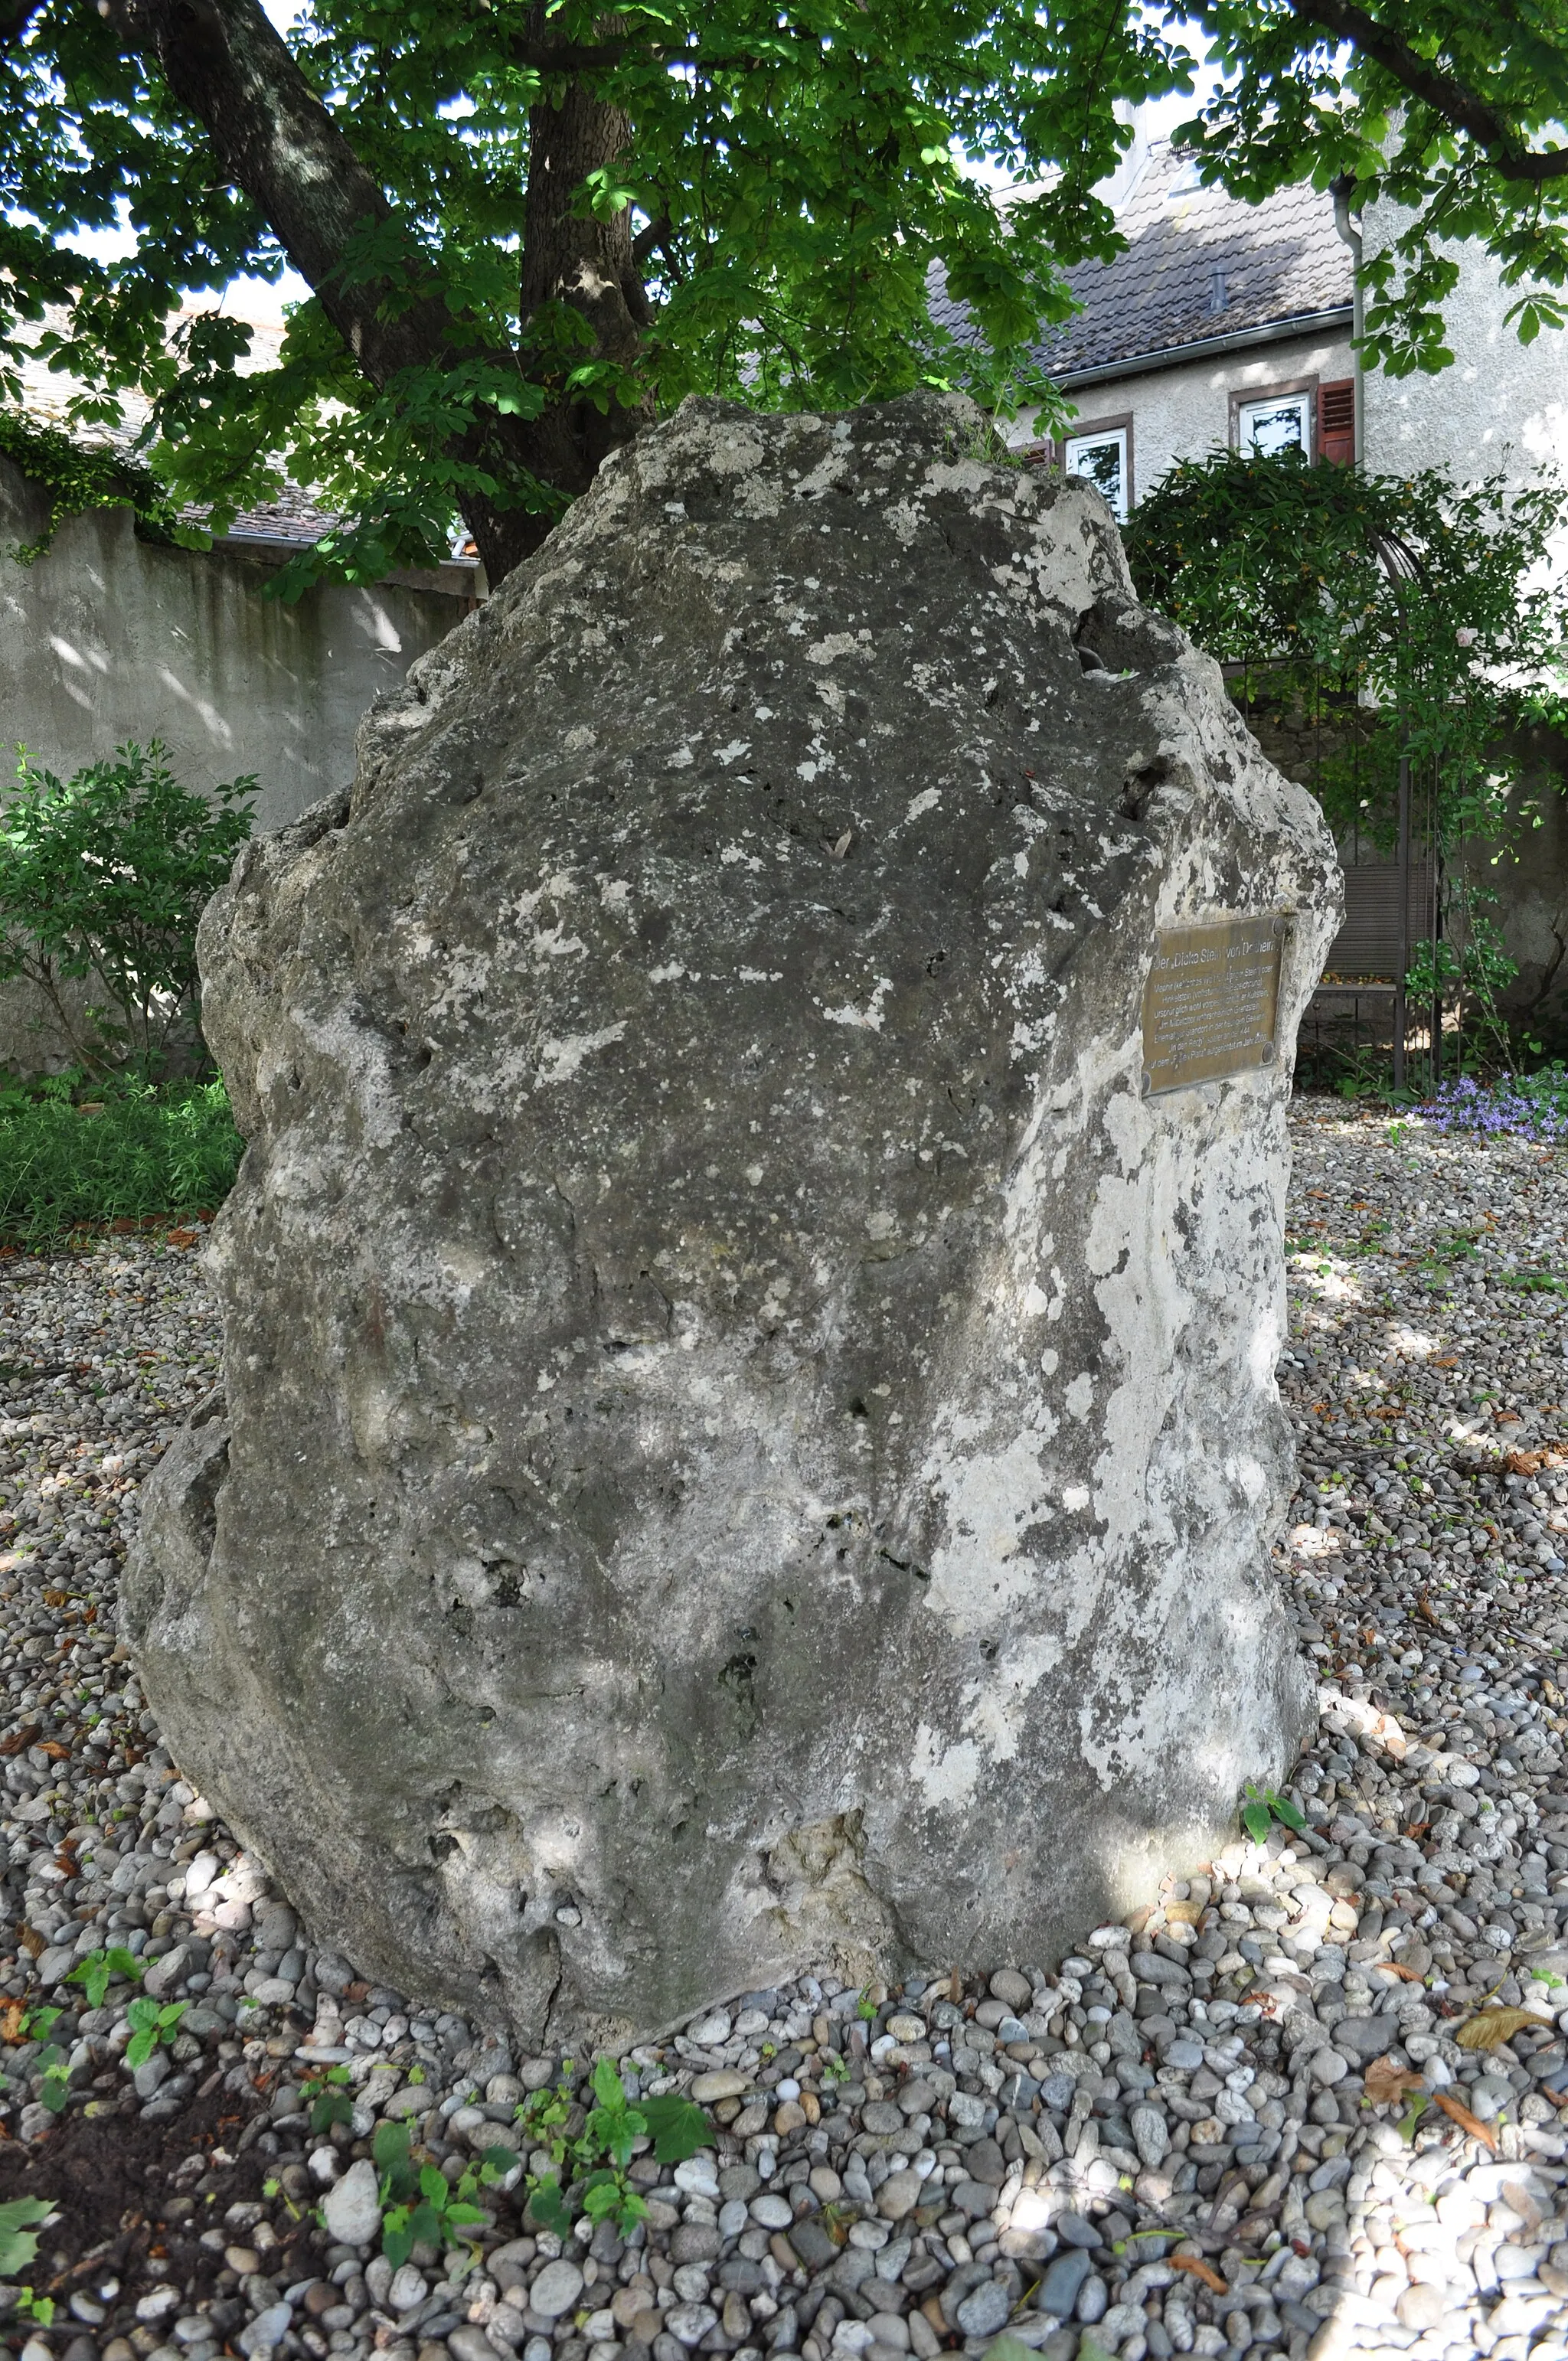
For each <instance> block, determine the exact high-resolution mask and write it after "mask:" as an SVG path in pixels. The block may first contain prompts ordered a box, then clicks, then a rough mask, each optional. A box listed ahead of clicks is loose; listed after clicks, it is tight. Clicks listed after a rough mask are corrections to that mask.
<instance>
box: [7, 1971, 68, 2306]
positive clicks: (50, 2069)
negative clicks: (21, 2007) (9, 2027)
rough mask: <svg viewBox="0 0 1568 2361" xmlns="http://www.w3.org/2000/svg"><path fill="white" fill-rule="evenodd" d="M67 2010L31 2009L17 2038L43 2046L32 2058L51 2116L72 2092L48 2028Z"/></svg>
mask: <svg viewBox="0 0 1568 2361" xmlns="http://www.w3.org/2000/svg"><path fill="white" fill-rule="evenodd" d="M64 2013H65V2012H64V2011H63V2009H58V2008H34V2009H29V2010H28V2011H27V2014H26V2015H24V2016H23V2017H22V2019H21V2022H20V2024H19V2025H18V2026H17V2027H16V2035H15V2038H16V2039H17V2040H19V2041H39V2042H42V2043H43V2045H44V2046H43V2048H41V2049H39V2050H38V2052H37V2053H36V2055H35V2056H34V2058H33V2060H32V2067H31V2071H32V2072H34V2073H36V2074H41V2075H42V2077H43V2085H42V2088H41V2089H40V2091H39V2092H38V2103H39V2105H40V2106H43V2107H47V2108H48V2109H49V2114H51V2115H59V2114H64V2112H65V2103H66V2100H67V2098H68V2097H69V2096H70V2092H71V2068H70V2066H69V2064H68V2063H67V2061H66V2055H65V2052H64V2050H63V2049H61V2048H60V2044H59V2043H58V2042H55V2041H50V2040H49V2027H50V2026H52V2025H53V2023H54V2021H55V2019H56V2017H58V2016H62V2015H64ZM3 2276H4V2273H3V2271H0V2277H3Z"/></svg>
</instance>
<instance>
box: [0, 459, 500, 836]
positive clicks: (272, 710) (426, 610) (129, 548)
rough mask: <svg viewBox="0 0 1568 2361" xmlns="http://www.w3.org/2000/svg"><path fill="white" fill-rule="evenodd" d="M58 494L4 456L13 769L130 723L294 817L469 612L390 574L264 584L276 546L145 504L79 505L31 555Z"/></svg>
mask: <svg viewBox="0 0 1568 2361" xmlns="http://www.w3.org/2000/svg"><path fill="white" fill-rule="evenodd" d="M47 513H48V504H47V500H46V498H45V496H44V494H43V493H42V492H41V491H40V490H39V489H38V487H37V486H36V485H33V484H30V483H28V482H27V480H26V478H23V477H22V476H21V475H20V474H19V473H18V471H17V470H16V468H15V467H13V466H12V465H11V463H10V462H9V461H8V460H6V459H3V458H0V781H3V779H4V776H5V774H8V772H9V770H10V767H11V764H12V763H13V762H14V761H15V754H14V749H15V747H16V744H17V743H18V742H19V743H21V744H23V745H25V746H26V747H27V751H28V752H29V753H30V754H31V755H32V756H33V757H34V758H35V760H37V761H38V762H40V763H43V764H45V765H46V766H47V768H49V770H51V771H56V772H58V773H60V775H61V776H62V777H69V775H70V774H71V772H72V771H75V770H78V769H80V768H81V767H82V765H83V764H84V763H91V762H96V761H99V760H101V759H102V758H103V757H104V755H106V754H108V753H110V752H113V750H114V748H115V745H116V744H119V743H121V742H122V741H125V740H126V739H135V740H137V741H140V742H142V743H144V744H145V743H146V741H148V739H149V738H161V739H162V741H164V743H165V745H167V746H168V747H169V749H170V753H171V755H172V758H173V768H174V770H175V771H176V772H177V774H179V775H180V777H181V778H182V779H183V780H185V781H186V782H188V784H190V785H192V786H209V787H210V786H212V785H214V784H215V783H216V782H217V781H218V780H220V779H229V778H233V777H235V776H236V774H238V773H241V772H254V773H255V774H256V775H257V778H258V782H259V787H260V793H259V796H258V802H257V814H258V823H259V825H260V826H261V827H262V828H264V829H276V828H280V827H282V826H283V825H284V824H285V822H287V821H289V820H291V819H293V818H297V817H298V815H299V814H300V813H301V812H302V811H304V810H305V809H306V808H307V807H308V806H310V805H311V804H313V803H316V802H318V801H319V800H320V798H321V797H322V796H323V795H326V794H328V793H330V792H331V791H332V790H333V789H334V788H335V787H338V786H341V785H344V784H345V782H346V781H347V780H348V779H349V778H351V777H352V775H353V771H354V732H355V730H356V727H357V725H358V721H359V717H360V715H361V714H362V713H363V712H364V710H365V708H366V707H367V705H368V704H369V703H370V701H371V699H372V697H376V696H378V694H379V693H380V692H381V691H382V690H384V689H389V688H395V687H396V686H398V684H399V683H400V680H401V679H402V676H403V675H404V673H405V672H407V670H408V668H409V666H410V664H411V663H412V662H413V660H414V658H415V657H416V656H418V655H422V653H424V651H425V649H427V648H429V647H432V646H433V644H434V643H435V642H436V641H437V640H439V639H442V638H444V635H445V633H446V632H447V631H450V630H451V629H452V627H453V625H454V624H455V623H456V622H458V621H460V620H461V619H462V617H463V616H464V615H465V614H466V612H467V611H468V605H469V600H468V599H467V598H466V597H463V596H458V595H453V594H452V593H448V592H445V591H442V590H437V589H418V588H398V587H393V586H389V585H378V587H377V588H374V589H348V588H337V587H334V588H323V589H318V590H314V591H312V592H310V593H309V594H308V595H307V596H306V597H305V598H302V599H301V600H300V601H299V603H298V605H296V606H292V607H286V606H284V605H283V604H282V603H281V602H280V601H279V600H277V599H270V598H262V597H261V595H260V593H261V591H262V589H263V588H264V586H265V585H266V583H267V582H268V580H269V578H270V577H272V575H273V574H274V573H275V571H276V560H275V559H273V558H271V557H270V556H269V555H268V554H267V553H265V552H261V551H251V550H247V549H241V548H235V547H223V546H220V547H218V548H215V549H212V550H207V551H200V550H186V549H164V548H159V547H157V546H155V545H153V544H150V543H148V542H143V541H138V540H137V537H136V534H135V532H134V531H133V528H132V521H131V512H130V511H129V510H128V509H98V510H94V511H92V512H91V513H90V514H88V515H86V516H81V517H73V518H71V520H70V521H69V522H67V523H65V524H63V525H62V526H61V527H60V531H59V533H57V534H56V535H55V539H54V544H53V546H52V547H51V548H50V549H49V551H48V552H47V553H46V554H45V555H43V556H42V557H40V558H38V559H37V560H36V561H35V563H34V564H33V565H31V566H18V565H17V564H16V562H15V560H14V559H13V558H12V557H11V556H10V555H8V553H9V551H10V549H11V548H12V547H13V546H15V545H16V544H17V543H19V542H26V541H29V540H31V539H33V538H35V537H36V535H37V534H38V533H39V532H40V531H41V530H42V527H43V523H44V521H45V518H46V516H47Z"/></svg>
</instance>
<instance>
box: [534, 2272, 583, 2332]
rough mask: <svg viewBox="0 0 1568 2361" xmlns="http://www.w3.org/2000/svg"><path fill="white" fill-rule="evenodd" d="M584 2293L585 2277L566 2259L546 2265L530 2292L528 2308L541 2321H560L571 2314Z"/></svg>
mask: <svg viewBox="0 0 1568 2361" xmlns="http://www.w3.org/2000/svg"><path fill="white" fill-rule="evenodd" d="M582 2291H583V2275H582V2272H581V2271H580V2270H579V2269H578V2268H577V2266H576V2263H569V2262H567V2261H566V2260H565V2258H564V2257H563V2258H562V2259H560V2260H559V2261H556V2262H554V2263H546V2264H545V2266H544V2268H543V2270H542V2271H541V2272H540V2274H539V2277H538V2278H537V2279H535V2280H534V2282H533V2284H532V2287H531V2288H530V2290H529V2291H528V2308H529V2310H530V2312H536V2313H537V2314H538V2316H539V2318H540V2319H541V2320H558V2319H559V2318H560V2316H561V2314H562V2312H570V2311H571V2309H572V2307H573V2305H574V2304H575V2303H576V2301H577V2298H578V2297H579V2296H580V2295H581V2294H582Z"/></svg>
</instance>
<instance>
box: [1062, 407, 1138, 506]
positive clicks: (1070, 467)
mask: <svg viewBox="0 0 1568 2361" xmlns="http://www.w3.org/2000/svg"><path fill="white" fill-rule="evenodd" d="M1132 440H1133V422H1132V420H1131V418H1115V419H1110V418H1108V419H1106V420H1105V421H1104V422H1103V423H1102V424H1100V425H1097V426H1096V425H1090V426H1085V427H1083V428H1081V429H1080V432H1079V433H1078V434H1069V435H1068V436H1067V438H1066V439H1065V441H1064V442H1063V444H1062V461H1061V463H1062V468H1063V472H1064V473H1065V474H1067V475H1069V476H1086V477H1087V478H1088V479H1089V481H1090V482H1091V484H1093V485H1095V486H1096V487H1097V488H1098V489H1100V490H1101V491H1102V492H1103V493H1104V495H1105V499H1106V501H1107V503H1108V505H1109V507H1110V511H1111V513H1112V515H1113V517H1114V518H1115V520H1116V522H1117V523H1118V524H1125V523H1126V522H1127V510H1128V506H1129V504H1130V502H1131V499H1132V490H1133V452H1132Z"/></svg>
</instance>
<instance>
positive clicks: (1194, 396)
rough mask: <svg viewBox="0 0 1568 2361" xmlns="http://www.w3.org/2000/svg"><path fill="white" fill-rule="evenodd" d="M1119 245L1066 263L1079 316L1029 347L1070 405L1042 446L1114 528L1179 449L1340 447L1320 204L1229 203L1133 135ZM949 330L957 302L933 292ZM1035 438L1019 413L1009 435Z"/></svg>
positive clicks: (1331, 294)
mask: <svg viewBox="0 0 1568 2361" xmlns="http://www.w3.org/2000/svg"><path fill="white" fill-rule="evenodd" d="M1110 193H1111V199H1112V203H1113V210H1114V212H1115V214H1116V219H1117V225H1118V227H1119V228H1120V229H1121V231H1122V234H1123V236H1124V237H1125V239H1126V241H1127V243H1126V246H1125V247H1124V250H1123V252H1122V253H1120V254H1119V255H1117V256H1116V258H1114V260H1113V261H1111V262H1094V261H1091V262H1082V263H1079V264H1077V265H1076V266H1075V267H1074V268H1073V269H1070V270H1069V271H1068V273H1067V280H1068V284H1069V287H1070V288H1071V290H1072V292H1073V294H1074V296H1075V297H1076V298H1077V300H1078V302H1080V305H1081V306H1082V308H1081V310H1080V312H1078V313H1076V314H1075V315H1074V316H1073V317H1072V318H1071V319H1069V320H1067V321H1065V322H1064V323H1063V324H1062V325H1061V326H1060V327H1058V328H1056V329H1054V330H1052V331H1051V332H1050V333H1049V334H1048V335H1047V336H1046V337H1045V338H1044V340H1043V341H1042V343H1041V344H1040V345H1039V346H1037V347H1036V353H1037V357H1038V358H1039V360H1040V361H1041V362H1042V364H1043V365H1044V367H1045V368H1047V370H1048V371H1049V373H1050V375H1051V376H1052V377H1053V378H1054V379H1056V381H1057V383H1058V385H1059V386H1060V387H1061V389H1062V390H1063V392H1064V393H1066V394H1067V395H1068V397H1069V400H1070V401H1071V402H1072V403H1073V405H1074V408H1075V409H1076V410H1077V412H1078V416H1077V418H1076V419H1075V420H1074V421H1073V423H1072V424H1071V426H1070V428H1069V432H1068V433H1067V434H1065V435H1064V436H1062V437H1061V438H1060V439H1059V441H1058V446H1057V456H1058V459H1059V461H1060V463H1061V464H1062V465H1063V466H1065V467H1068V468H1069V469H1070V470H1071V471H1072V472H1074V473H1075V474H1079V475H1084V476H1088V477H1090V478H1091V479H1092V480H1093V481H1094V482H1095V483H1097V484H1098V485H1099V486H1100V489H1102V491H1103V492H1104V494H1105V497H1106V500H1108V501H1109V503H1110V505H1111V508H1112V510H1113V512H1114V514H1115V515H1116V516H1117V518H1118V519H1119V520H1120V521H1121V522H1126V519H1127V516H1128V514H1129V513H1130V511H1131V510H1132V508H1133V507H1134V506H1135V503H1136V502H1137V500H1139V499H1140V498H1141V497H1142V496H1143V495H1144V494H1145V493H1146V492H1147V491H1149V490H1150V489H1152V488H1153V487H1154V486H1155V485H1156V484H1157V483H1158V482H1159V480H1160V478H1161V477H1162V476H1164V475H1165V474H1166V473H1167V472H1168V469H1169V468H1170V467H1172V466H1174V464H1175V463H1176V461H1177V460H1178V459H1184V458H1191V457H1196V456H1200V455H1201V454H1202V453H1203V452H1205V451H1209V450H1211V449H1212V448H1213V447H1214V445H1217V444H1221V445H1223V444H1226V443H1228V444H1230V445H1232V446H1233V447H1237V448H1243V449H1245V448H1248V447H1251V448H1255V449H1258V450H1264V451H1278V450H1282V449H1284V448H1285V447H1287V446H1288V445H1296V446H1299V447H1300V448H1302V449H1305V450H1307V451H1310V453H1311V454H1312V455H1313V456H1323V457H1332V458H1344V459H1349V458H1351V457H1353V456H1354V423H1355V422H1354V379H1355V361H1354V354H1353V352H1352V350H1351V331H1352V321H1353V310H1352V279H1353V264H1352V258H1351V254H1350V250H1349V248H1348V247H1346V246H1345V245H1344V244H1343V242H1342V241H1341V239H1340V238H1339V236H1337V234H1336V232H1335V228H1334V216H1333V204H1332V199H1330V198H1328V197H1325V196H1320V195H1319V194H1318V193H1317V192H1315V191H1314V190H1311V189H1307V188H1301V187H1295V188H1288V189H1282V190H1280V191H1279V192H1277V195H1275V196H1273V197H1271V198H1269V199H1267V200H1266V202H1265V203H1263V204H1260V205H1244V204H1241V203H1238V202H1237V201H1236V200H1235V199H1234V197H1229V196H1227V195H1225V193H1224V192H1223V191H1222V190H1217V189H1205V188H1203V187H1201V185H1200V183H1199V181H1198V177H1197V171H1196V168H1195V166H1194V164H1193V162H1192V160H1191V159H1190V157H1188V156H1186V155H1184V154H1183V153H1182V152H1181V150H1180V149H1179V148H1175V147H1173V146H1172V144H1171V142H1170V141H1169V140H1168V139H1162V140H1157V141H1155V142H1154V143H1152V144H1150V143H1148V142H1146V141H1143V140H1142V139H1135V145H1134V147H1133V148H1132V150H1131V151H1130V153H1129V156H1128V158H1127V159H1126V161H1125V163H1124V167H1123V170H1122V172H1121V173H1120V174H1119V175H1118V185H1117V186H1114V187H1113V190H1112V191H1111V192H1110ZM937 309H938V316H939V317H944V318H945V324H948V325H949V326H951V327H953V328H955V329H957V330H959V331H960V332H961V327H962V321H961V315H960V314H959V310H958V307H957V306H954V305H951V304H948V303H947V302H946V300H945V299H942V298H939V299H938V305H937ZM1011 436H1012V439H1013V440H1014V441H1015V442H1017V443H1020V444H1025V445H1027V444H1032V443H1034V442H1035V441H1036V423H1035V419H1034V417H1033V415H1032V414H1025V415H1024V416H1023V417H1021V418H1020V419H1019V420H1018V421H1017V422H1016V423H1015V424H1014V427H1013V428H1012V429H1011Z"/></svg>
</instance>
